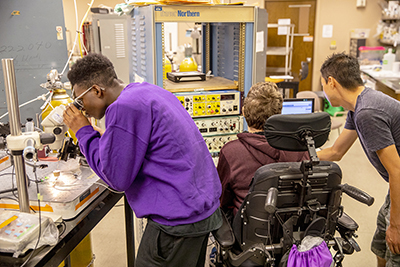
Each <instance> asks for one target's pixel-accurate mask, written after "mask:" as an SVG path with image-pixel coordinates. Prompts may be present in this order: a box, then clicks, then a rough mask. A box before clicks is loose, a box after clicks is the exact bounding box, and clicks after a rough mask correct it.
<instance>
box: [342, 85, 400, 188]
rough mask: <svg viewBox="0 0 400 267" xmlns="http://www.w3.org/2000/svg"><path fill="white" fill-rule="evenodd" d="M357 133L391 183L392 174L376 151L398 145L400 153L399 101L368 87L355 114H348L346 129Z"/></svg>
mask: <svg viewBox="0 0 400 267" xmlns="http://www.w3.org/2000/svg"><path fill="white" fill-rule="evenodd" d="M344 127H345V128H346V129H349V130H356V131H357V134H358V137H359V139H360V142H361V145H362V147H363V149H364V152H365V154H366V155H367V157H368V159H369V161H370V162H371V163H372V165H373V166H374V167H375V168H376V170H377V171H378V172H379V174H380V175H381V176H382V177H383V179H385V180H386V181H389V174H388V172H387V171H386V169H385V168H384V167H383V165H382V163H381V162H380V160H379V157H378V155H377V154H376V151H378V150H381V149H383V148H385V147H388V146H391V145H393V144H395V145H396V148H397V151H400V102H399V101H397V100H395V99H394V98H392V97H390V96H388V95H385V94H384V93H382V92H378V91H375V90H373V89H370V88H365V89H364V90H363V91H362V92H361V94H360V95H359V96H358V98H357V103H356V107H355V110H354V112H352V111H350V112H349V113H348V115H347V119H346V124H345V126H344Z"/></svg>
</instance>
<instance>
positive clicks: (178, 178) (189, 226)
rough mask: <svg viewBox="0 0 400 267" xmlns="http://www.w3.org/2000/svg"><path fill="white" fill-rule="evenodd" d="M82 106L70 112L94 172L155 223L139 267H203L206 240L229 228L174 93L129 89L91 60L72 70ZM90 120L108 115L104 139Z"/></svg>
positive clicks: (216, 184)
mask: <svg viewBox="0 0 400 267" xmlns="http://www.w3.org/2000/svg"><path fill="white" fill-rule="evenodd" d="M68 79H69V80H70V82H71V85H72V87H73V97H74V98H75V103H74V104H75V105H78V106H79V107H80V108H81V110H79V109H77V108H76V107H75V106H74V105H70V106H69V107H67V109H66V111H65V112H64V122H65V124H66V125H67V126H68V127H69V128H70V129H71V130H72V131H74V132H75V133H76V137H77V138H78V141H79V147H80V149H81V151H82V153H83V154H84V155H85V157H86V159H87V162H88V163H89V166H90V167H91V168H92V169H93V171H94V172H95V173H96V174H97V175H98V176H99V177H100V178H101V179H103V180H104V181H105V182H106V183H107V184H108V185H109V186H110V187H112V188H114V189H116V190H118V191H124V192H125V195H126V197H127V200H128V202H129V205H130V206H131V208H132V210H133V211H134V212H135V214H136V216H137V217H139V218H143V217H145V218H148V223H147V226H146V230H145V232H144V234H143V238H142V242H141V244H140V247H139V251H138V256H137V259H136V266H139V267H142V266H143V267H144V266H145V267H148V266H196V267H200V266H201V267H203V266H204V262H205V253H206V247H207V238H208V235H209V233H210V232H211V231H213V230H215V229H218V228H219V227H220V226H221V224H222V217H221V213H220V210H219V197H220V195H221V184H220V181H219V179H218V173H217V171H216V169H215V166H214V164H213V160H212V158H211V156H210V153H209V151H208V149H207V146H206V144H205V142H204V140H203V137H202V136H201V134H200V132H199V131H198V129H197V127H196V125H195V123H194V122H193V120H192V118H191V117H190V115H189V114H188V112H187V111H186V110H185V108H184V107H183V106H182V105H181V103H180V102H179V100H178V99H177V98H176V97H175V96H174V95H173V94H171V93H170V92H168V91H167V90H164V89H162V88H160V87H158V86H155V85H153V84H149V83H145V82H144V83H131V84H128V85H126V84H123V83H122V82H121V81H120V80H119V79H118V78H117V75H116V73H115V71H114V67H113V65H112V63H111V62H110V60H108V59H107V58H106V57H104V56H102V55H100V54H89V55H87V56H85V57H84V58H82V59H80V60H78V61H77V62H76V63H75V64H74V65H73V66H72V68H71V70H70V71H69V72H68ZM81 111H84V112H85V113H86V116H91V117H94V118H96V119H100V118H102V117H103V116H104V115H106V117H105V119H106V130H105V132H104V133H103V134H102V135H100V133H99V132H97V131H95V130H94V129H93V127H92V126H91V125H90V123H89V121H88V119H87V118H86V117H85V116H84V115H83V114H82V113H81Z"/></svg>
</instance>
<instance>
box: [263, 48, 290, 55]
mask: <svg viewBox="0 0 400 267" xmlns="http://www.w3.org/2000/svg"><path fill="white" fill-rule="evenodd" d="M291 51H292V48H290V47H289V48H287V49H286V47H285V46H269V47H267V56H287V55H289V53H290V52H291Z"/></svg>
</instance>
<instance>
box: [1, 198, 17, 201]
mask: <svg viewBox="0 0 400 267" xmlns="http://www.w3.org/2000/svg"><path fill="white" fill-rule="evenodd" d="M3 198H4V199H11V200H14V201H16V202H18V199H15V198H12V197H0V199H3Z"/></svg>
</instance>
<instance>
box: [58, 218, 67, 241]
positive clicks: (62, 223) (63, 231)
mask: <svg viewBox="0 0 400 267" xmlns="http://www.w3.org/2000/svg"><path fill="white" fill-rule="evenodd" d="M59 225H62V226H64V228H63V230H62V232H61V233H60V234H59V235H58V236H59V237H60V236H62V235H63V234H64V233H65V230H67V225H66V224H65V222H64V220H62V221H61V223H60V224H59Z"/></svg>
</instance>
